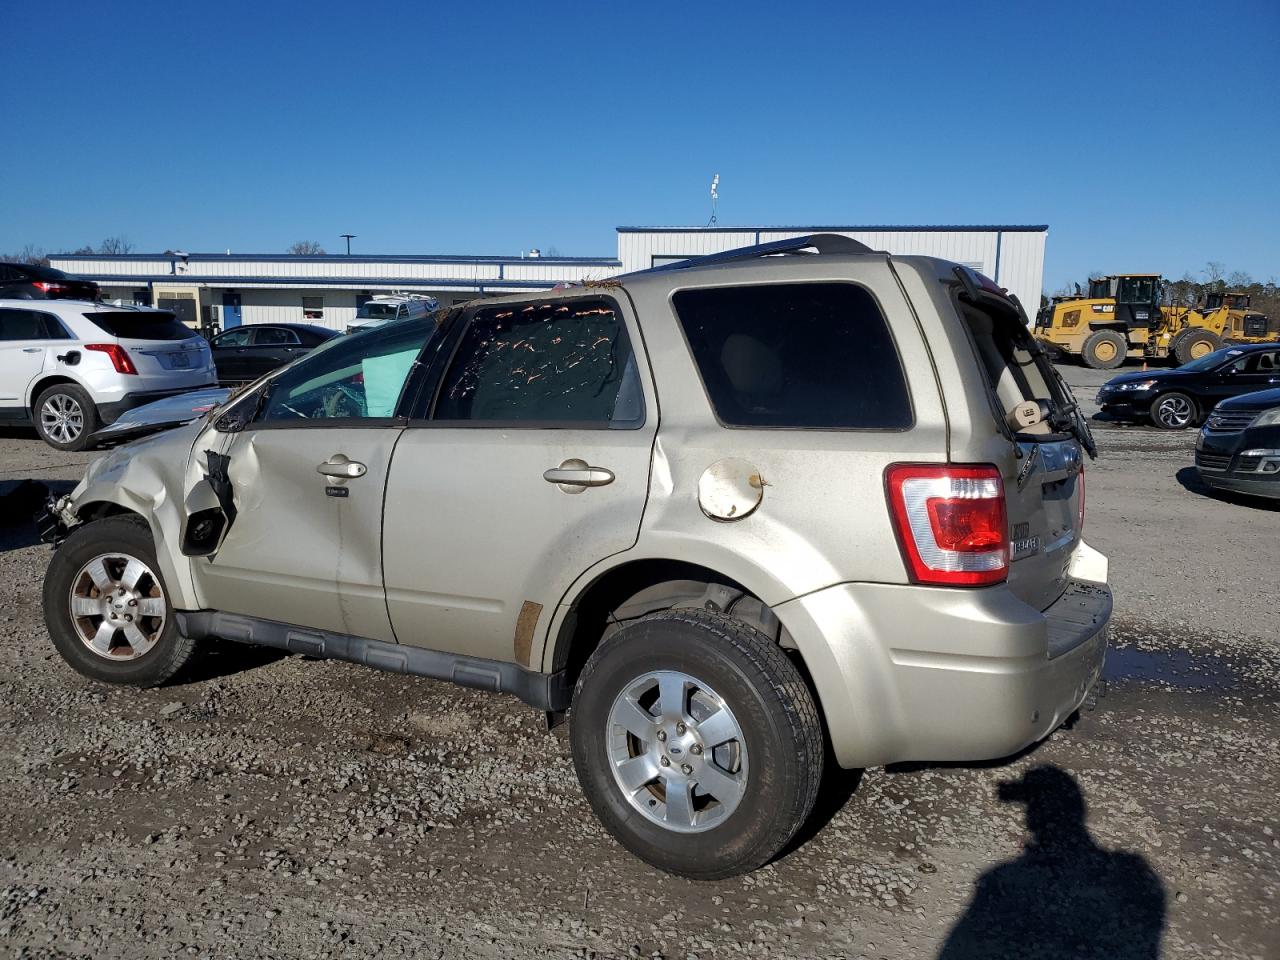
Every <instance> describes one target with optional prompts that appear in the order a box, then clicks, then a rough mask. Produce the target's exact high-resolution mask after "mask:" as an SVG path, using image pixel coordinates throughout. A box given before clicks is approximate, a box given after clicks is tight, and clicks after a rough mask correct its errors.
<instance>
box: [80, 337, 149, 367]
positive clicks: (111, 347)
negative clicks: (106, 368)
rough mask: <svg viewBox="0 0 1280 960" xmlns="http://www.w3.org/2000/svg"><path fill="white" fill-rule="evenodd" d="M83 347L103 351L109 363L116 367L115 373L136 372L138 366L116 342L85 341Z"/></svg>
mask: <svg viewBox="0 0 1280 960" xmlns="http://www.w3.org/2000/svg"><path fill="white" fill-rule="evenodd" d="M84 348H85V349H86V350H97V351H98V352H99V353H105V354H106V355H107V356H108V357H110V358H111V365H112V366H113V367H115V368H116V373H135V374H136V373H137V372H138V368H137V367H135V366H134V365H133V358H132V357H130V356H129V354H128V353H126V352H125V349H124V347H122V346H120V344H118V343H86V344H85V345H84Z"/></svg>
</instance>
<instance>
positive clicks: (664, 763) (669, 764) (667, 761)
mask: <svg viewBox="0 0 1280 960" xmlns="http://www.w3.org/2000/svg"><path fill="white" fill-rule="evenodd" d="M658 762H659V763H660V764H662V765H663V766H664V767H669V766H671V761H670V760H668V759H667V758H666V757H663V758H662V759H661V760H659V761H658Z"/></svg>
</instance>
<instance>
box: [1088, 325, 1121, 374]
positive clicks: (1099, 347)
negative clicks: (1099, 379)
mask: <svg viewBox="0 0 1280 960" xmlns="http://www.w3.org/2000/svg"><path fill="white" fill-rule="evenodd" d="M1128 350H1129V345H1128V344H1127V343H1126V342H1125V339H1124V337H1122V336H1120V334H1118V333H1117V332H1116V331H1114V330H1095V331H1094V332H1093V333H1091V334H1089V339H1088V340H1086V341H1085V342H1084V347H1083V348H1082V349H1081V350H1080V359H1081V360H1083V361H1084V365H1085V366H1086V367H1092V368H1093V369H1094V370H1114V369H1115V368H1116V367H1118V366H1120V364H1122V363H1124V357H1125V354H1126V353H1127V352H1128Z"/></svg>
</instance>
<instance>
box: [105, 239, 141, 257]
mask: <svg viewBox="0 0 1280 960" xmlns="http://www.w3.org/2000/svg"><path fill="white" fill-rule="evenodd" d="M98 252H99V253H105V254H106V255H107V256H109V257H116V256H123V255H124V254H128V253H133V244H132V243H130V242H129V241H128V240H127V239H126V238H124V237H120V236H116V237H107V239H105V240H103V241H102V243H100V244H99V245H98Z"/></svg>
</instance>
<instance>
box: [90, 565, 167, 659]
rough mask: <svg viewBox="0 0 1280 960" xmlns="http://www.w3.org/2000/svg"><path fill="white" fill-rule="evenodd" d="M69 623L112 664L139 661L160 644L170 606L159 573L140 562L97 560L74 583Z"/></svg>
mask: <svg viewBox="0 0 1280 960" xmlns="http://www.w3.org/2000/svg"><path fill="white" fill-rule="evenodd" d="M67 602H68V604H69V608H70V612H71V622H72V623H73V624H74V626H75V631H76V634H77V635H78V636H79V637H80V639H81V641H83V643H84V645H85V646H86V647H88V648H89V649H90V650H92V651H93V652H94V653H96V654H98V656H100V657H106V658H107V659H108V660H136V659H137V658H138V657H141V656H143V655H144V654H146V653H147V652H148V651H150V650H151V648H152V647H154V646H155V645H156V643H157V642H158V641H159V639H160V635H161V633H162V632H163V631H164V625H165V620H166V619H167V617H168V603H167V602H166V600H165V596H164V590H163V588H162V587H161V586H160V580H159V578H158V577H156V575H155V572H154V571H152V569H151V568H150V567H149V566H147V565H146V564H145V563H143V562H142V561H141V560H139V559H138V558H137V557H132V556H129V555H128V554H126V553H105V554H101V555H99V556H96V557H94V558H93V559H92V560H90V561H89V562H88V563H86V564H85V565H84V566H83V567H81V568H80V572H79V573H77V574H76V575H75V577H74V578H73V579H72V581H71V594H70V596H69V597H68V598H67Z"/></svg>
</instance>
